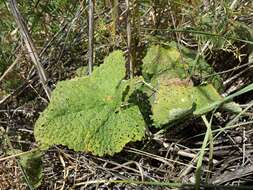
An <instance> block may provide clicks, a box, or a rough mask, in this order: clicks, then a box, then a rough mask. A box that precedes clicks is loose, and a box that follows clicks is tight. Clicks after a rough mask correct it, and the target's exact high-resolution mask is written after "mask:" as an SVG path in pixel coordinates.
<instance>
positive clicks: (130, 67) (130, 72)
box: [125, 0, 133, 78]
mask: <svg viewBox="0 0 253 190" xmlns="http://www.w3.org/2000/svg"><path fill="white" fill-rule="evenodd" d="M125 2H126V12H127V17H126V22H127V27H126V30H127V49H128V51H127V53H128V66H129V73H128V74H129V77H130V78H133V58H132V48H131V38H132V37H131V19H130V13H129V12H130V8H129V0H125Z"/></svg>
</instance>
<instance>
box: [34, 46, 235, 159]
mask: <svg viewBox="0 0 253 190" xmlns="http://www.w3.org/2000/svg"><path fill="white" fill-rule="evenodd" d="M185 50H186V49H185ZM182 52H183V54H181V55H180V53H179V51H178V50H177V48H175V47H173V45H171V47H166V48H165V47H161V46H152V47H151V48H149V50H148V53H147V55H146V57H145V58H144V60H143V61H144V64H143V76H144V79H145V81H144V79H143V78H142V77H135V78H133V79H129V80H124V77H125V73H126V70H125V60H124V56H123V52H122V51H115V52H113V53H111V54H110V55H109V56H108V57H107V58H106V59H105V61H104V64H102V65H101V66H99V67H98V68H96V69H95V71H94V72H93V74H92V75H91V76H85V77H76V78H74V79H72V80H66V81H62V82H59V83H58V84H57V87H56V89H55V90H54V92H53V94H52V99H51V102H50V104H49V106H48V107H47V109H46V110H45V111H44V112H43V113H42V114H41V116H40V118H39V119H38V121H37V122H36V125H35V138H36V140H37V141H38V142H39V143H40V145H41V147H42V148H48V147H50V146H52V145H57V144H62V145H66V146H68V147H69V148H72V149H74V150H76V151H86V152H91V153H93V154H95V155H99V156H103V155H105V154H108V155H113V154H114V153H117V152H120V151H121V150H122V148H123V147H124V146H125V144H127V143H128V142H130V141H138V140H141V139H142V138H143V137H144V135H145V126H146V124H145V122H144V120H145V121H148V119H147V118H146V116H145V115H144V116H142V114H141V113H143V114H145V113H152V115H150V117H151V118H152V119H153V121H154V123H153V125H154V126H156V127H162V126H164V125H167V124H173V123H174V122H176V121H177V120H179V119H182V118H185V117H190V116H193V115H195V116H200V115H202V114H204V113H207V112H209V111H211V110H212V109H214V108H215V107H212V106H210V105H212V104H213V103H217V102H218V103H220V102H222V101H223V98H222V97H221V96H220V95H219V93H218V92H217V91H216V89H215V88H214V86H213V85H212V83H213V84H216V85H217V83H219V78H217V76H215V77H212V78H210V79H208V80H207V81H210V82H209V84H206V83H203V84H199V85H194V84H193V82H192V80H191V78H190V75H189V73H190V71H191V70H192V69H193V68H194V69H195V73H196V74H199V75H202V74H210V73H212V74H213V73H214V72H213V70H212V68H211V67H210V66H209V65H208V64H207V63H206V62H205V61H204V60H203V59H200V61H199V62H197V63H196V61H195V60H194V59H193V58H191V57H190V56H189V54H187V51H182ZM180 56H183V60H184V62H183V63H182V62H181V59H180ZM194 64H197V65H194ZM149 82H150V84H149ZM141 84H142V85H141ZM136 92H138V93H145V94H146V95H148V97H149V99H148V100H149V101H148V102H149V103H150V104H151V111H152V112H149V111H145V110H142V108H144V107H145V106H143V105H141V103H140V102H139V103H138V97H136V96H137V95H138V93H136ZM133 99H136V101H132V100H133ZM142 104H143V103H142ZM137 105H138V106H137ZM215 105H216V104H215ZM217 105H219V104H217ZM234 107H236V105H234V106H232V108H230V109H234ZM145 108H146V109H149V107H148V106H146V107H145ZM236 108H237V107H236ZM140 110H141V111H140ZM144 118H145V119H144Z"/></svg>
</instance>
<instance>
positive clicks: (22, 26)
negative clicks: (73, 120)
mask: <svg viewBox="0 0 253 190" xmlns="http://www.w3.org/2000/svg"><path fill="white" fill-rule="evenodd" d="M9 6H10V9H11V11H12V14H13V16H14V18H15V21H16V23H17V25H18V27H19V30H20V33H21V35H22V37H23V38H24V41H25V44H26V48H27V50H28V52H29V55H30V56H31V59H32V61H33V63H34V65H35V66H36V68H37V71H38V74H39V77H40V81H41V84H42V86H43V88H44V91H45V92H46V95H47V97H48V99H49V100H50V96H51V90H50V89H49V87H48V86H47V77H46V74H45V71H44V69H43V67H42V65H41V63H40V60H39V56H38V53H37V51H36V49H35V46H34V44H33V41H32V38H31V37H30V35H29V32H28V29H27V26H26V25H25V23H24V20H23V18H22V15H21V13H20V12H19V10H18V7H17V2H16V0H9Z"/></svg>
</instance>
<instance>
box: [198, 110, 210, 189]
mask: <svg viewBox="0 0 253 190" xmlns="http://www.w3.org/2000/svg"><path fill="white" fill-rule="evenodd" d="M202 119H203V121H204V123H205V125H206V127H207V130H206V135H205V138H204V141H203V144H202V146H201V150H200V153H199V158H198V162H197V169H196V173H195V177H196V184H195V189H196V190H199V189H200V177H201V166H202V162H203V158H204V155H205V148H206V146H207V143H208V140H209V139H210V133H212V131H211V124H210V123H209V122H208V121H207V119H206V116H205V115H203V116H202Z"/></svg>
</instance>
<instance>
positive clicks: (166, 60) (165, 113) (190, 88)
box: [143, 46, 222, 127]
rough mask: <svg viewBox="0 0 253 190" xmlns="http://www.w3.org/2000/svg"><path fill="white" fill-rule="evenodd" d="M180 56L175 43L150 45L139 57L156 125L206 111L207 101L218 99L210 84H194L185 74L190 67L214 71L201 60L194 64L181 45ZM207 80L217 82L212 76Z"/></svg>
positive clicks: (202, 71)
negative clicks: (141, 61)
mask: <svg viewBox="0 0 253 190" xmlns="http://www.w3.org/2000/svg"><path fill="white" fill-rule="evenodd" d="M182 56H183V57H182V58H180V53H179V51H178V50H177V49H176V48H175V47H169V48H164V47H161V46H152V47H150V49H149V50H148V52H147V55H146V57H145V58H144V60H143V62H144V64H143V73H144V77H145V79H146V81H149V82H150V83H151V85H152V87H153V88H154V89H155V90H150V89H149V90H147V91H149V92H148V94H149V95H150V102H151V105H152V113H153V115H152V119H153V121H154V125H155V126H156V127H160V126H161V125H165V124H169V123H172V122H174V121H176V120H180V119H182V118H184V117H187V116H189V115H201V114H203V113H206V112H208V111H210V110H211V108H210V107H209V106H208V105H211V104H212V103H213V102H215V101H219V100H222V97H221V96H220V95H219V93H218V92H217V90H216V89H215V88H214V87H213V85H212V84H207V85H199V86H194V85H193V82H192V81H191V79H190V78H189V77H188V75H189V73H190V72H191V71H192V69H194V70H196V73H198V74H200V75H201V74H203V73H205V74H207V73H209V74H214V73H212V72H213V70H212V68H211V67H210V66H209V65H208V64H207V63H205V62H204V61H203V60H201V62H200V63H198V65H195V66H194V65H193V64H194V60H193V58H192V54H191V53H190V52H189V51H187V49H183V53H182ZM181 60H184V61H185V62H183V63H182V62H181ZM211 82H213V83H216V84H217V83H219V80H218V79H217V78H213V79H212V80H211ZM203 108H206V109H203Z"/></svg>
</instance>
